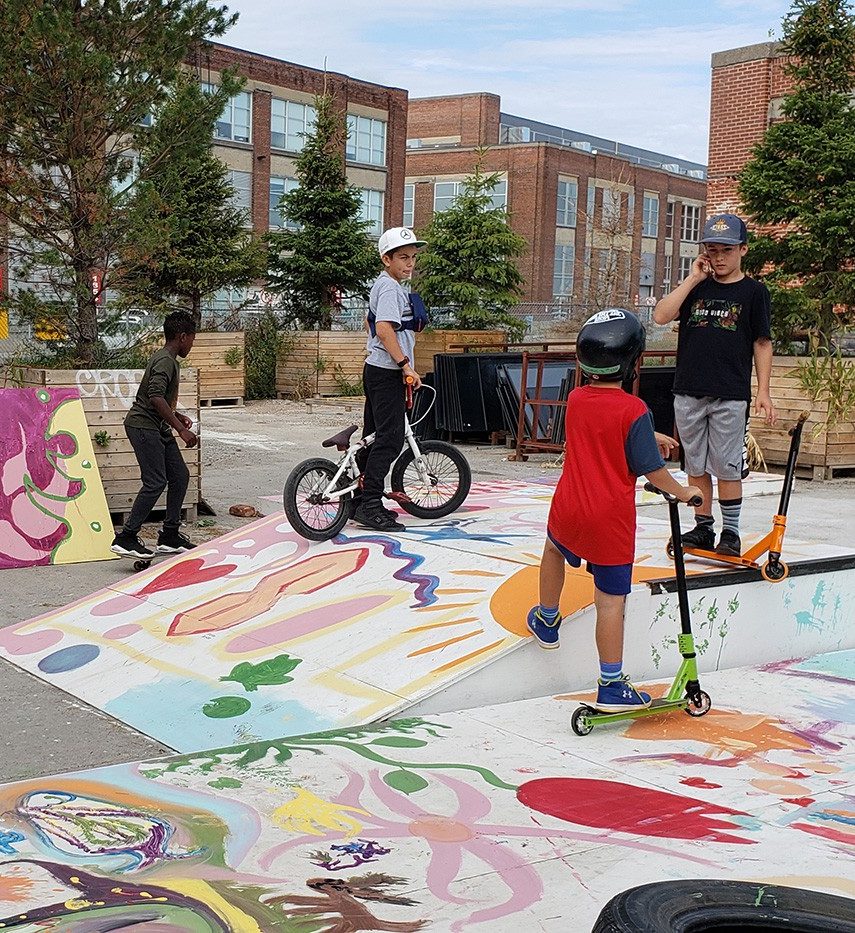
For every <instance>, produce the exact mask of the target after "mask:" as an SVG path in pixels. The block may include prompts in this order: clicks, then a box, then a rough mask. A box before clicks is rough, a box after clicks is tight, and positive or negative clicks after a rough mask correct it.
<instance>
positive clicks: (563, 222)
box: [555, 177, 579, 228]
mask: <svg viewBox="0 0 855 933" xmlns="http://www.w3.org/2000/svg"><path fill="white" fill-rule="evenodd" d="M562 186H564V187H565V188H572V189H573V194H572V197H571V195H570V194H569V193H568V192H567V191H566V190H565V191H564V193H563V194H562V190H561V189H562ZM555 200H556V204H555V226H556V227H568V228H575V226H576V222H577V221H576V218H577V216H578V214H579V181H578V179H576V178H561V177H559V179H558V191H557V193H556V196H555ZM562 203H563V207H562ZM571 203H572V205H573V207H572V216H570V215H569V211H570V204H571Z"/></svg>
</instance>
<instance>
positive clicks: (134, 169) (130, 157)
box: [51, 149, 140, 194]
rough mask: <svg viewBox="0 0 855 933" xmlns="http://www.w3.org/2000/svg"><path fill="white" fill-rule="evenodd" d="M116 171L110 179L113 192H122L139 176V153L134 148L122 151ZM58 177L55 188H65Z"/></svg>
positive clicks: (52, 173)
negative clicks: (118, 167)
mask: <svg viewBox="0 0 855 933" xmlns="http://www.w3.org/2000/svg"><path fill="white" fill-rule="evenodd" d="M117 172H118V174H116V175H114V176H113V179H112V186H113V193H114V194H124V193H125V192H126V191H127V190H128V188H130V187H131V185H133V184H134V183H135V182H136V180H137V179H138V178H139V175H140V154H139V153H138V152H136V150H134V149H126V150H125V151H124V152H123V153H122V156H121V168H120V169H118V170H117ZM51 175H54V172H53V171H51ZM120 176H121V177H120ZM60 178H61V177H60ZM60 178H55V181H58V182H59V183H58V184H57V188H59V190H65V185H64V183H63V182H62V181H61V180H60Z"/></svg>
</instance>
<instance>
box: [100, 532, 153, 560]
mask: <svg viewBox="0 0 855 933" xmlns="http://www.w3.org/2000/svg"><path fill="white" fill-rule="evenodd" d="M110 550H111V551H112V552H113V553H114V554H118V555H119V556H121V557H136V558H137V560H151V559H152V558H153V557H154V551H153V550H152V549H151V548H150V547H148V546H147V545H146V544H144V543H143V541H142V539H141V538H140V536H139V535H129V534H125V532H120V533H119V534H117V535H116V537H115V538H113V543H112V544H111V545H110Z"/></svg>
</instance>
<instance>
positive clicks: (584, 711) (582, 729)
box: [570, 706, 594, 735]
mask: <svg viewBox="0 0 855 933" xmlns="http://www.w3.org/2000/svg"><path fill="white" fill-rule="evenodd" d="M593 712H594V710H592V709H591V707H590V706H580V707H579V708H578V709H576V710H574V711H573V718H572V719H571V720H570V728H571V729H572V730H573V731H574V732H575V733H576V735H588V734H590V732H591V730H592V729H593V728H594V724H593V723H592V722H591V720H590V719H588V720H586V721H585V722H584V723H583V722H582V719H583V717H585V716H588V715H589V714H592V713H593Z"/></svg>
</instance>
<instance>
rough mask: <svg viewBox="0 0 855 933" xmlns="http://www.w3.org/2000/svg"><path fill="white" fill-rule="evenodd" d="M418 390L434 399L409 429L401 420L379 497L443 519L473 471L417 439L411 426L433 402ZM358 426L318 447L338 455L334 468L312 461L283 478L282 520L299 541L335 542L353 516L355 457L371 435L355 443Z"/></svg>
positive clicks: (358, 480) (447, 447) (453, 451)
mask: <svg viewBox="0 0 855 933" xmlns="http://www.w3.org/2000/svg"><path fill="white" fill-rule="evenodd" d="M422 388H423V389H427V390H428V391H430V392H432V393H433V399H432V400H431V402H430V405H428V407H427V409H426V410H425V412H424V414H423V415H422V416H421V417H420V418H419V419H418V421H415V422H413V423H412V424H411V423H410V419H409V418H408V417H407V415H406V414H405V415H404V448H403V450H402V451H401V453H400V455H399V456H398V459H397V460H396V461H395V463H394V465H393V466H392V475H391V486H392V488H391V490H387V491H386V492H385V493H384V497H385V498H387V499H391V500H392V501H394V502H397V503H398V505H400V506H401V508H402V509H403V510H404V511H405V512H409V514H410V515H414V516H416V518H442V517H443V516H444V515H450V514H451V513H452V512H453V511H455V509H458V508H459V507H460V506H461V505H462V504H463V501H464V499H465V498H466V496H467V495H468V494H469V487H470V485H471V483H472V471H471V470H470V469H469V463H468V462H467V460H466V457H464V456H463V454H462V453H461V452H460V451H459V450H458V449H457V448H456V447H455V446H454V445H453V444H447V443H445V441H418V440H417V439H416V437H415V435H414V434H413V427H414V426H415V425H417V424H419V422H421V421H423V420H424V419H425V418H426V417H427V415H428V414H429V413H430V410H431V408H433V406H434V403H435V402H436V390H435V389H434V388H433V387H432V386H427V385H422ZM408 398H409V393H408ZM408 407H409V406H408ZM358 427H359V425H356V424H354V425H351V426H350V427H349V428H345V429H344V430H343V431H339V433H338V434H334V435H333V436H332V437H328V438H327V439H326V440H325V441H324V442H323V443H322V445H321V446H322V447H335V448H336V450H339V451H342V452H343V456H342V457H341V459H340V460H339V461H338V463H333V461H332V460H327V459H325V458H323V457H312V458H311V459H309V460H304V461H303V462H302V463H298V464H297V466H295V467H294V469H293V470H292V471H291V473H290V474H289V476H288V480H287V481H286V483H285V493H284V496H283V499H284V505H285V515H286V516H287V518H288V521H289V523H290V524H291V527H292V528H293V529H294V531H296V532H297V533H298V534H300V535H302V536H303V537H304V538H309V539H310V540H312V541H327V540H329V539H330V538H334V537H335V536H336V535H337V534H338V533H339V532H340V531H341V529H342V528H343V527H344V525H345V523H346V522H347V520H348V519H349V518H350V517H351V515H352V514H353V510H354V508H355V501H354V500H355V497H356V496H358V495H359V494H360V493H361V489H362V475H361V473H360V470H359V466H358V465H357V462H356V457H357V454H358V453H359V452H360V451H361V450H363V449H364V448H365V447H368V446H369V445H370V444H372V443H373V442H374V435H373V434H369V435H368V436H367V437H363V438H360V439H359V440H357V441H354V440H353V435H354V434H355V433H356V431H357V429H358Z"/></svg>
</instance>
